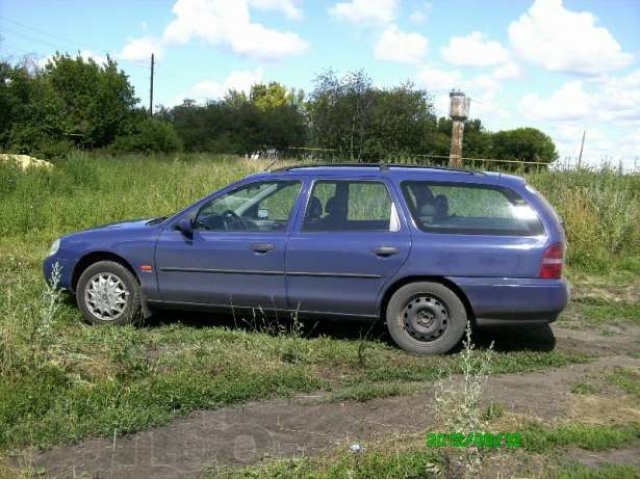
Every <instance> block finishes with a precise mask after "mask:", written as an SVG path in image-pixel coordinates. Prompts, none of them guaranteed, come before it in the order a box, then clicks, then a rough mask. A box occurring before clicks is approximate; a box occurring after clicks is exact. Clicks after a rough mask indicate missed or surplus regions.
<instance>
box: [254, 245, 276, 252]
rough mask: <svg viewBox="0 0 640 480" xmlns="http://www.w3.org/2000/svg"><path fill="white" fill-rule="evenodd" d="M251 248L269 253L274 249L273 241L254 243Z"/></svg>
mask: <svg viewBox="0 0 640 480" xmlns="http://www.w3.org/2000/svg"><path fill="white" fill-rule="evenodd" d="M251 250H253V251H254V252H256V253H268V252H270V251H271V250H273V245H272V244H271V243H252V244H251Z"/></svg>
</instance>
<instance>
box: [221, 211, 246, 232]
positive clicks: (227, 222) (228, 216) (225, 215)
mask: <svg viewBox="0 0 640 480" xmlns="http://www.w3.org/2000/svg"><path fill="white" fill-rule="evenodd" d="M231 220H233V221H234V222H235V223H236V224H238V225H240V226H241V228H242V230H246V229H247V226H246V225H245V223H244V220H243V219H242V217H241V216H240V215H238V214H237V213H236V212H234V211H233V210H225V211H224V212H222V221H223V222H224V228H225V230H230V228H229V227H230V226H231Z"/></svg>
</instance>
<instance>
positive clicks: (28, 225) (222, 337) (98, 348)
mask: <svg viewBox="0 0 640 480" xmlns="http://www.w3.org/2000/svg"><path fill="white" fill-rule="evenodd" d="M261 168H263V165H256V164H251V163H249V162H246V161H244V160H239V159H236V158H231V157H228V158H226V157H215V158H211V157H199V156H181V157H177V158H142V157H141V158H135V157H122V158H120V157H118V158H107V157H104V158H94V157H91V156H87V155H83V154H77V155H73V156H71V157H70V158H69V159H67V160H66V161H62V162H60V163H58V164H57V165H56V166H55V167H54V168H53V169H51V170H44V169H30V170H29V171H27V172H21V171H19V170H18V169H16V168H12V167H10V166H7V165H0V474H3V469H2V464H3V456H4V457H6V456H8V455H9V453H10V452H15V451H20V450H22V449H25V448H28V447H42V448H49V447H52V446H55V445H60V444H65V443H71V442H77V441H80V440H81V439H84V438H87V437H90V436H98V437H109V438H111V437H118V436H121V435H123V434H126V433H131V432H136V431H141V430H145V429H148V428H150V427H152V426H156V425H163V424H166V423H168V422H169V421H170V420H171V419H172V418H175V417H178V416H182V415H185V414H187V413H188V412H190V411H193V410H197V409H215V408H218V407H221V406H224V405H229V404H234V403H240V402H246V401H248V400H262V399H268V398H277V397H290V396H293V395H296V394H300V393H303V392H317V391H320V392H323V393H324V394H326V395H325V401H327V402H336V403H339V402H343V401H356V402H362V401H367V400H370V399H372V398H378V397H390V396H398V395H410V394H414V393H420V392H424V391H425V389H426V388H427V387H428V386H429V385H430V384H431V383H432V382H433V381H434V380H436V379H439V378H443V377H447V376H450V375H452V374H456V373H460V372H461V371H462V370H463V365H462V363H461V362H462V360H461V358H460V356H459V355H456V354H454V355H449V356H446V357H438V358H420V357H415V356H411V355H408V354H406V353H404V352H402V351H401V350H399V349H397V348H396V347H394V346H393V345H391V344H390V343H389V342H388V341H387V339H386V336H385V334H384V331H383V330H382V329H381V328H376V329H373V330H369V329H368V326H362V325H360V324H353V325H348V326H345V325H339V326H331V325H329V326H324V325H321V326H317V325H315V324H299V323H298V322H297V321H295V319H294V320H291V319H289V320H287V321H284V322H282V323H281V324H277V323H275V322H273V321H271V320H267V319H263V318H260V316H258V317H257V318H246V319H241V321H237V320H236V322H232V321H231V320H230V319H226V318H217V317H215V316H212V315H201V316H195V317H194V316H193V315H187V314H182V313H175V314H166V315H163V316H161V317H160V318H155V319H153V320H152V321H151V322H150V323H149V324H147V325H145V326H143V327H141V328H133V327H126V328H117V327H116V328H90V327H88V326H86V325H85V324H84V323H82V321H81V317H80V314H79V313H78V311H77V309H76V308H75V306H74V305H73V303H72V302H71V301H68V300H65V299H63V300H62V301H60V299H59V298H58V296H57V295H56V294H55V292H52V291H48V290H46V289H45V288H44V284H43V281H42V278H41V272H40V264H41V260H42V258H43V256H44V255H45V253H46V251H47V248H48V246H49V245H50V243H51V241H53V240H54V239H55V238H57V237H58V236H60V235H62V234H64V233H67V232H72V231H77V230H81V229H83V228H86V227H90V226H94V225H100V224H106V223H109V222H113V221H118V220H123V219H130V218H143V217H152V216H159V215H164V214H169V213H172V212H174V211H176V210H178V209H180V208H182V207H184V206H186V205H188V204H189V203H191V202H193V201H194V200H196V199H198V198H200V197H202V196H203V195H205V194H206V193H208V192H210V191H212V190H215V189H218V188H220V187H222V186H224V185H226V184H227V183H229V182H231V181H233V180H236V179H239V178H241V177H242V176H244V175H246V174H248V173H250V172H252V171H256V170H257V169H261ZM527 176H528V180H529V182H530V183H531V184H532V185H533V186H534V187H535V188H537V189H539V190H540V191H541V192H543V193H544V194H545V196H546V197H547V198H548V199H549V200H550V201H551V203H552V204H553V205H554V206H555V207H556V208H557V209H558V211H559V213H560V214H561V215H562V216H563V218H564V219H565V222H566V225H567V229H568V232H569V240H570V248H569V259H568V260H569V266H568V275H569V276H570V278H571V280H572V281H573V283H574V284H575V285H577V287H578V288H577V295H576V302H575V303H574V304H573V305H572V307H571V308H570V310H569V311H568V314H567V316H566V319H567V322H568V324H571V323H572V322H573V324H575V325H576V326H577V327H578V328H582V326H584V325H588V326H590V327H591V328H595V329H600V330H604V331H606V329H607V328H608V327H609V326H610V325H611V324H612V323H613V324H615V325H622V326H627V325H636V326H637V325H639V323H638V322H639V321H640V320H639V319H640V306H639V303H638V298H637V288H638V285H639V278H640V242H639V241H638V238H640V174H633V175H621V174H619V173H618V172H616V171H613V170H603V171H598V172H591V171H586V170H583V171H576V172H551V171H549V172H538V173H531V174H528V175H527ZM561 322H562V321H561ZM239 325H240V326H239ZM486 347H487V345H482V344H481V348H480V350H483V349H484V348H486ZM594 358H595V354H592V353H590V352H585V351H573V350H571V349H568V350H562V349H560V350H558V349H556V350H552V349H548V350H540V349H530V348H527V347H526V345H525V346H523V347H522V348H518V346H517V345H516V346H515V347H514V346H511V347H510V348H497V349H496V352H495V356H494V359H493V365H492V374H499V373H505V374H507V373H519V372H535V371H547V370H551V369H555V368H558V367H563V366H566V365H570V364H583V363H585V362H589V361H591V360H593V359H594ZM607 378H609V377H607ZM612 382H613V383H616V382H617V383H616V384H617V385H618V387H616V388H620V389H622V390H624V392H625V394H627V395H634V394H635V395H637V383H636V382H637V377H635V376H634V374H633V371H632V372H631V374H630V373H629V371H626V370H616V371H615V372H612V373H611V377H610V378H609V384H611V383H612ZM605 383H606V382H605ZM583 388H584V387H583ZM594 388H595V387H594ZM578 390H580V388H578ZM587 390H588V389H587ZM528 428H530V429H531V431H533V429H535V428H539V431H538V435H537V437H536V438H539V439H542V440H539V442H538V444H537V445H538V446H537V447H535V448H534V447H531V448H530V449H529V452H530V453H531V454H532V455H533V454H535V455H543V454H547V453H548V452H549V450H550V449H551V447H550V445H556V446H557V445H562V446H567V445H573V444H580V442H581V441H584V439H585V438H592V437H594V435H595V437H598V436H599V435H600V434H601V433H602V432H596V433H593V432H591V431H589V432H586V433H585V430H584V429H583V430H580V427H576V428H574V429H573V430H571V428H569V427H567V428H568V430H567V428H565V430H561V431H558V432H556V431H555V430H550V429H552V427H550V426H539V427H535V426H531V427H528ZM585 428H586V427H585ZM620 429H621V430H620V431H621V432H623V433H620V435H623V436H624V435H626V436H625V437H624V438H625V439H629V438H636V437H637V436H638V431H637V430H633V429H632V427H629V426H628V425H622V426H620ZM630 429H631V430H630ZM541 432H542V433H541ZM608 434H610V432H609V433H607V435H608ZM603 435H604V434H603ZM605 436H606V435H605ZM610 437H612V438H613V437H615V438H617V437H616V436H615V434H610V435H609V436H608V437H607V438H610ZM615 438H614V440H615ZM612 441H613V440H612ZM554 442H555V443H554ZM414 443H415V442H414ZM614 443H615V442H614ZM598 445H600V444H598ZM611 445H613V444H611ZM611 445H609V447H611ZM611 448H614V447H611ZM374 450H375V449H374ZM391 451H393V452H395V453H394V454H393V455H392V454H391V453H389V452H390V451H389V449H388V448H382V449H381V450H380V451H379V452H377V453H375V452H374V453H372V454H371V455H369V456H367V457H366V460H363V461H362V462H361V463H358V465H356V466H355V467H354V465H353V460H352V458H351V457H344V458H343V456H341V455H342V454H336V455H337V456H333V457H328V458H314V459H310V458H303V459H297V460H291V461H289V460H285V461H282V462H277V463H269V464H266V465H264V466H261V467H252V468H254V469H253V470H241V471H232V472H231V473H229V471H226V470H225V472H226V474H234V475H247V476H253V475H256V476H260V475H269V476H298V475H300V476H318V475H321V476H345V475H355V476H388V475H391V476H410V475H414V474H415V472H417V471H420V472H423V474H426V473H424V472H430V471H432V473H433V475H434V476H437V475H438V471H440V470H438V469H440V468H441V466H439V465H441V460H442V459H441V458H439V457H438V455H434V454H433V453H432V452H425V451H424V450H423V449H420V448H416V447H415V444H410V445H409V448H402V449H397V450H391ZM556 467H557V469H556V470H553V472H554V474H556V475H565V474H566V472H568V471H571V468H570V467H567V466H566V465H564V464H560V463H558V464H557V465H556V466H555V467H554V468H556ZM256 468H257V470H256ZM354 468H355V470H354ZM430 468H431V469H432V470H429V469H430ZM580 468H582V467H580ZM584 468H587V467H584ZM602 468H603V469H605V470H603V471H602V472H600V474H601V475H603V476H604V475H608V474H612V475H613V474H627V475H629V474H633V475H637V470H633V469H632V468H634V467H629V468H630V469H631V470H629V469H627V470H624V468H626V467H624V466H623V467H620V468H623V470H620V469H619V468H618V467H616V466H612V467H610V470H611V471H610V470H606V469H607V468H609V467H606V466H605V467H602ZM616 468H618V470H616ZM574 470H575V469H574ZM7 471H10V472H13V474H15V471H14V470H7ZM578 471H580V470H578ZM611 472H613V473H611ZM620 472H622V473H620ZM629 472H630V473H629ZM588 473H589V472H587V471H586V470H584V471H583V475H584V476H587V474H588Z"/></svg>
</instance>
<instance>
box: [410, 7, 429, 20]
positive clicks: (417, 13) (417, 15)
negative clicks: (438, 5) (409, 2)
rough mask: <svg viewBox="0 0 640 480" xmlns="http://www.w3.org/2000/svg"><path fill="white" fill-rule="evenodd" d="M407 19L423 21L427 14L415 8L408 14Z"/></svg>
mask: <svg viewBox="0 0 640 480" xmlns="http://www.w3.org/2000/svg"><path fill="white" fill-rule="evenodd" d="M409 20H411V21H412V22H413V23H424V22H426V21H427V14H426V13H424V12H423V11H421V10H416V11H414V12H412V13H411V15H409Z"/></svg>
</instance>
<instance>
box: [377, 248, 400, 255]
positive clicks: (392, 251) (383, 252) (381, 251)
mask: <svg viewBox="0 0 640 480" xmlns="http://www.w3.org/2000/svg"><path fill="white" fill-rule="evenodd" d="M398 252H400V249H399V248H398V247H376V248H374V249H373V253H375V254H376V255H377V256H378V257H390V256H391V255H395V254H396V253H398Z"/></svg>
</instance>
